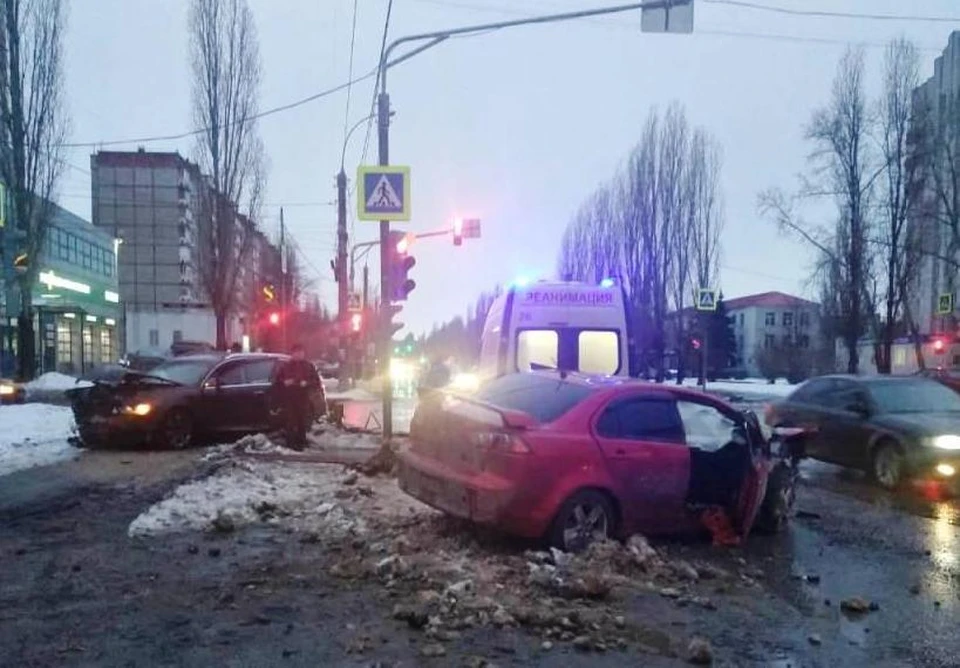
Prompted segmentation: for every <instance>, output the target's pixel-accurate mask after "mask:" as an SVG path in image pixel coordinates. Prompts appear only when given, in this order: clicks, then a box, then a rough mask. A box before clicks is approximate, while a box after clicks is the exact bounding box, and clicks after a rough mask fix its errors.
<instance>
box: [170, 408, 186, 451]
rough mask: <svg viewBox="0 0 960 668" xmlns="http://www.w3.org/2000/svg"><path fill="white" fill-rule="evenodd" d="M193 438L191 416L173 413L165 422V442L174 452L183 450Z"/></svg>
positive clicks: (178, 411)
mask: <svg viewBox="0 0 960 668" xmlns="http://www.w3.org/2000/svg"><path fill="white" fill-rule="evenodd" d="M192 438H193V427H192V425H191V424H190V416H189V415H187V414H186V413H185V412H184V411H180V410H177V411H173V412H172V413H170V414H169V415H168V416H167V418H166V420H164V422H163V440H164V441H165V442H166V444H167V445H168V446H169V447H170V448H173V449H174V450H183V449H184V448H186V447H187V446H188V445H190V441H191V440H192Z"/></svg>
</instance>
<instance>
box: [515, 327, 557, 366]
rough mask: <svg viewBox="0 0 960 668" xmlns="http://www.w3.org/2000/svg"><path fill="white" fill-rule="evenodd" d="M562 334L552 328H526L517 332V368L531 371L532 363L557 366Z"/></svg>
mask: <svg viewBox="0 0 960 668" xmlns="http://www.w3.org/2000/svg"><path fill="white" fill-rule="evenodd" d="M559 348H560V335H559V334H558V333H557V332H556V331H555V330H552V329H525V330H523V331H521V332H520V333H519V334H517V370H518V371H530V369H531V364H537V365H540V366H545V367H549V368H551V369H556V368H557V357H558V355H559Z"/></svg>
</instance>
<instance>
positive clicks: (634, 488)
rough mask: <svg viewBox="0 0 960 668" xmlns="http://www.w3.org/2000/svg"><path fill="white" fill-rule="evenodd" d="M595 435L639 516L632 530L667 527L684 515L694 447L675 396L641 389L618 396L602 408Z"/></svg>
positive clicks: (629, 514) (626, 499)
mask: <svg viewBox="0 0 960 668" xmlns="http://www.w3.org/2000/svg"><path fill="white" fill-rule="evenodd" d="M594 435H595V437H596V439H597V442H598V443H599V445H600V449H601V451H602V452H603V454H604V458H605V459H606V462H607V466H608V467H609V471H610V475H611V477H612V478H613V479H614V480H615V481H616V482H617V484H618V485H619V487H620V489H619V490H618V491H619V494H620V496H621V499H622V500H623V502H624V503H625V504H630V505H629V512H624V516H625V518H626V517H632V518H634V523H635V524H636V526H635V527H630V526H628V527H626V529H627V530H630V529H639V530H642V531H665V530H670V529H676V524H677V522H681V521H683V517H684V514H685V511H684V506H685V498H686V494H687V488H688V486H689V477H690V450H689V448H687V447H686V445H684V442H683V438H684V437H683V425H682V423H681V421H680V415H679V413H678V412H677V406H676V402H675V401H674V400H673V398H672V397H669V396H661V395H652V396H651V395H646V396H644V395H638V396H635V397H630V398H625V399H619V400H615V401H614V402H611V403H610V404H609V405H607V406H606V407H605V408H604V409H603V410H602V411H601V413H600V415H599V417H598V418H597V420H596V423H595V425H594Z"/></svg>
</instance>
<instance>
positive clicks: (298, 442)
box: [274, 344, 317, 450]
mask: <svg viewBox="0 0 960 668" xmlns="http://www.w3.org/2000/svg"><path fill="white" fill-rule="evenodd" d="M274 384H275V386H276V389H277V398H278V399H279V402H280V412H281V415H282V416H283V425H284V430H285V432H286V440H287V446H288V447H290V448H293V449H294V450H303V449H304V448H305V447H306V446H307V428H308V427H309V426H310V421H311V417H312V416H313V409H312V406H311V403H310V393H311V392H312V391H313V390H315V389H316V385H317V371H316V369H314V368H313V365H312V364H310V362H308V361H307V359H306V357H305V353H304V350H303V346H301V345H299V344H297V345H295V346H293V349H292V350H291V353H290V359H289V360H287V361H285V362H284V363H283V364H282V365H281V367H280V370H279V371H278V372H277V376H276V380H275V381H274Z"/></svg>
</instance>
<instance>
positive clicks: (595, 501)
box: [550, 490, 616, 552]
mask: <svg viewBox="0 0 960 668" xmlns="http://www.w3.org/2000/svg"><path fill="white" fill-rule="evenodd" d="M615 527H616V515H615V513H614V510H613V504H612V503H611V502H610V499H609V497H608V496H607V495H606V494H603V493H602V492H598V491H596V490H583V491H581V492H577V493H576V494H574V495H573V496H571V497H570V498H569V499H567V500H566V501H565V502H564V503H563V505H562V506H561V507H560V511H559V512H558V513H557V516H556V517H555V518H554V520H553V525H552V526H551V529H550V544H551V545H553V546H554V547H557V548H559V549H561V550H563V551H564V552H581V551H583V550H585V549H586V548H587V547H588V546H589V545H590V544H591V543H594V542H599V541H602V540H606V539H608V538H610V537H612V536H613V535H614V533H615Z"/></svg>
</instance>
